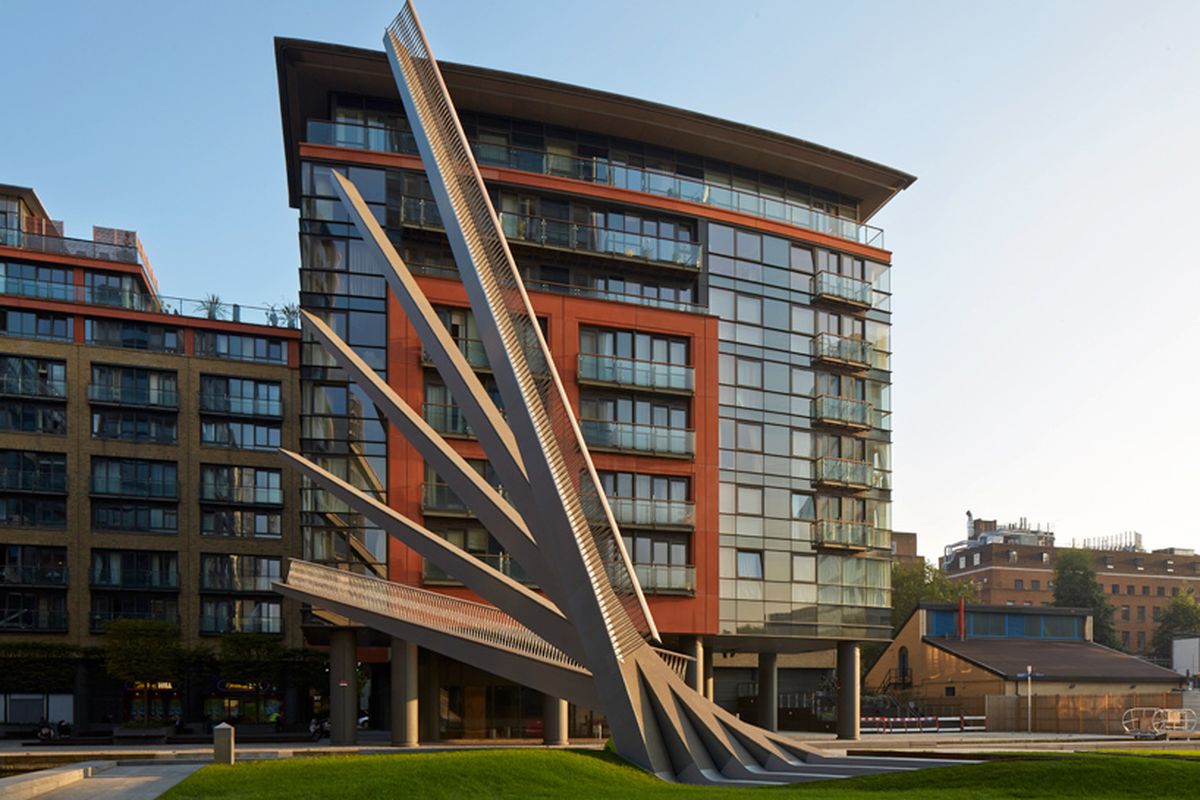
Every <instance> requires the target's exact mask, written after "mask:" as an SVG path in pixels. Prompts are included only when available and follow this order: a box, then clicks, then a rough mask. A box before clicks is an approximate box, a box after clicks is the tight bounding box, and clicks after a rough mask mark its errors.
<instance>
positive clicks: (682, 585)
mask: <svg viewBox="0 0 1200 800" xmlns="http://www.w3.org/2000/svg"><path fill="white" fill-rule="evenodd" d="M633 571H634V572H635V573H636V574H637V579H638V583H640V584H641V585H642V591H643V592H645V593H646V594H659V595H664V594H666V595H670V594H677V595H693V594H695V593H696V568H695V567H694V566H692V565H691V564H634V565H633Z"/></svg>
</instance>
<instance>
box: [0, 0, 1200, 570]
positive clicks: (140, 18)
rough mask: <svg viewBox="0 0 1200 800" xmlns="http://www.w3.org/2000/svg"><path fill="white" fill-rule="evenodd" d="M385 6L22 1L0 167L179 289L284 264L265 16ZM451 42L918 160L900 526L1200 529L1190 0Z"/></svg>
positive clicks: (350, 28) (352, 41)
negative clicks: (128, 247)
mask: <svg viewBox="0 0 1200 800" xmlns="http://www.w3.org/2000/svg"><path fill="white" fill-rule="evenodd" d="M397 9H398V2H397V0H385V1H384V2H377V1H371V2H339V3H331V2H261V1H260V0H253V1H249V2H248V1H247V0H240V1H239V2H227V1H226V0H220V1H217V0H209V1H208V2H205V3H180V2H150V1H149V0H147V1H146V2H117V1H116V0H108V1H107V2H75V3H64V2H52V1H51V0H42V1H41V2H6V3H5V4H4V10H3V13H2V14H0V53H2V54H3V60H4V63H5V75H6V78H7V79H6V80H5V81H4V90H3V98H2V100H0V108H2V109H3V113H2V114H0V120H2V121H0V182H3V183H16V184H24V185H31V186H34V187H35V188H36V189H37V190H38V191H39V193H40V195H41V197H42V200H43V201H44V202H45V203H46V205H47V206H48V208H49V210H50V212H51V214H53V215H54V216H56V217H58V218H60V219H63V220H65V221H66V222H67V226H68V234H70V233H72V232H73V233H75V234H76V235H87V232H88V231H89V230H90V226H91V225H92V224H93V223H94V224H100V225H109V226H113V227H125V228H133V229H136V230H137V231H138V232H139V234H140V235H141V236H142V239H143V241H144V242H145V244H146V247H147V250H148V252H149V254H150V258H151V261H152V262H153V264H154V265H155V268H156V270H157V272H158V274H159V280H160V283H161V286H162V290H163V291H164V292H165V293H167V294H175V295H183V296H189V297H199V296H202V295H204V294H207V293H209V292H217V293H219V294H221V295H222V296H223V297H225V298H226V299H228V300H232V301H240V302H243V303H247V304H259V303H263V302H268V301H279V300H281V299H283V298H285V297H286V296H289V295H291V293H293V292H294V291H295V288H296V284H297V277H296V269H297V263H298V251H297V239H296V217H295V212H294V211H293V210H291V209H289V208H288V207H287V197H286V192H285V183H284V173H283V152H282V145H281V134H280V125H279V103H278V96H277V90H276V80H275V63H274V56H273V49H272V41H271V40H272V37H274V36H291V37H300V38H310V39H318V40H324V41H332V42H338V43H342V44H348V45H357V46H362V47H372V48H379V47H380V46H381V45H380V38H381V33H382V29H383V27H384V26H385V25H386V24H387V23H388V22H389V21H390V20H391V18H392V16H393V15H394V13H395V12H396V10H397ZM418 11H419V12H420V14H421V16H422V20H423V22H424V24H425V27H426V30H427V32H428V34H429V36H430V39H431V42H432V44H433V47H434V50H435V52H436V53H437V55H438V57H439V58H441V59H443V60H447V61H461V62H465V63H471V64H478V65H481V66H486V67H493V68H498V69H505V70H512V71H515V72H521V73H527V74H532V75H538V76H543V77H548V78H554V79H558V80H562V81H566V82H571V83H578V84H582V85H585V86H590V87H595V88H599V89H605V90H608V91H614V92H619V93H622V94H628V95H634V96H639V97H644V98H647V99H651V100H656V101H660V102H665V103H669V104H671V105H676V106H680V107H683V108H689V109H693V110H697V111H702V112H705V113H708V114H713V115H716V116H719V117H726V118H729V119H734V120H738V121H742V122H746V123H749V124H753V125H758V126H762V127H765V128H770V129H774V130H778V131H781V132H784V133H787V134H791V135H794V136H798V137H800V138H804V139H808V140H810V141H814V142H819V143H821V144H825V145H828V146H831V147H835V148H838V149H841V150H846V151H848V152H851V153H855V154H857V155H861V156H864V157H866V158H870V159H873V160H876V161H881V162H883V163H886V164H890V165H894V166H896V167H898V168H901V169H903V170H906V171H908V172H911V173H913V174H915V175H917V176H918V177H919V180H918V182H917V184H916V185H915V186H914V187H913V188H912V189H910V190H908V191H906V192H904V193H903V194H901V195H900V196H899V197H898V198H897V199H896V200H894V201H893V203H892V205H891V206H889V207H888V208H886V209H885V210H884V211H882V212H881V213H880V214H879V215H878V216H877V217H876V219H875V220H873V221H874V222H875V223H876V224H879V225H881V226H883V227H884V228H885V229H886V231H887V243H888V246H889V247H890V248H892V249H893V250H894V251H895V253H896V256H895V269H894V275H893V287H894V289H895V292H896V299H895V303H894V311H895V332H894V341H895V347H896V349H897V355H896V357H895V360H894V366H895V370H896V372H895V388H894V398H895V401H894V407H895V414H894V422H895V428H896V432H895V442H896V444H895V458H894V461H895V465H896V478H895V487H896V492H895V522H896V527H897V528H898V529H909V530H917V531H918V532H919V533H920V534H921V537H922V539H921V550H922V552H924V553H925V554H927V555H935V554H936V553H938V552H940V549H941V547H942V545H943V544H945V543H946V542H948V541H951V540H953V539H955V538H959V537H960V535H961V533H962V531H963V519H964V517H963V513H964V512H965V511H966V510H967V509H968V508H970V509H971V510H972V511H974V512H975V513H976V514H977V515H982V516H985V517H993V516H999V517H1000V518H1002V519H1008V518H1015V517H1017V516H1019V515H1025V516H1027V517H1029V518H1030V519H1031V520H1037V521H1043V522H1049V523H1052V524H1054V526H1055V528H1056V530H1057V531H1058V532H1059V534H1060V538H1062V539H1067V540H1069V539H1070V538H1071V537H1073V536H1074V537H1078V538H1082V537H1084V536H1097V535H1103V534H1109V533H1117V532H1120V531H1124V530H1132V529H1137V530H1140V531H1142V532H1143V533H1145V534H1146V535H1147V539H1148V541H1149V543H1150V544H1152V545H1155V546H1166V545H1169V544H1174V545H1179V546H1195V545H1198V544H1200V536H1198V533H1200V530H1198V529H1200V524H1198V523H1197V521H1196V519H1197V518H1196V516H1195V515H1194V514H1193V513H1192V511H1193V509H1192V508H1191V506H1190V505H1188V504H1187V502H1186V498H1187V497H1193V498H1195V497H1197V496H1198V495H1200V493H1198V492H1197V486H1196V476H1197V474H1198V473H1200V468H1198V464H1197V454H1198V453H1200V434H1198V433H1197V430H1198V428H1197V425H1196V424H1195V422H1194V421H1193V420H1192V418H1191V413H1192V412H1191V411H1190V410H1189V409H1190V408H1191V401H1192V400H1193V399H1194V398H1195V395H1196V394H1197V392H1196V389H1197V388H1198V386H1200V380H1198V379H1197V377H1196V371H1195V370H1196V368H1195V366H1194V365H1193V361H1194V353H1193V351H1194V350H1195V348H1196V345H1197V340H1198V339H1200V336H1198V334H1200V323H1198V322H1197V319H1198V315H1197V312H1196V310H1195V308H1194V303H1195V302H1196V299H1197V298H1198V297H1200V277H1198V275H1200V271H1198V270H1197V257H1196V239H1197V237H1198V235H1200V234H1198V233H1197V229H1198V226H1197V222H1196V212H1197V206H1198V203H1197V191H1200V188H1198V187H1200V156H1198V155H1197V143H1198V142H1200V47H1197V41H1198V40H1200V3H1196V2H1147V3H1137V4H1135V3H1132V2H1128V3H1121V4H1118V3H1111V2H1096V1H1095V0H1088V2H1083V0H1076V1H1074V2H1048V1H1046V0H1040V1H1038V2H1027V1H1019V2H991V3H981V2H961V0H954V2H914V3H899V2H887V3H885V2H844V3H830V2H822V3H812V2H796V1H795V0H792V1H791V2H765V1H763V2H755V1H754V0H742V1H741V2H723V3H712V2H698V1H695V0H693V1H692V2H683V1H679V2H676V1H672V2H646V0H639V1H638V2H627V1H626V0H610V2H607V3H603V4H595V3H586V4H585V3H582V2H566V3H561V4H553V3H545V2H540V3H532V2H511V1H510V2H470V1H469V0H426V2H423V3H421V4H420V5H419V6H418Z"/></svg>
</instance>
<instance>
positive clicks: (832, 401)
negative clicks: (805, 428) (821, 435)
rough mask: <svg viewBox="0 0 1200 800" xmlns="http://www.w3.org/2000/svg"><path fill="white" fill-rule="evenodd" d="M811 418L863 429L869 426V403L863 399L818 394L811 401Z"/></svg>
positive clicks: (829, 423)
mask: <svg viewBox="0 0 1200 800" xmlns="http://www.w3.org/2000/svg"><path fill="white" fill-rule="evenodd" d="M813 418H814V419H816V421H817V422H822V423H824V424H826V425H833V426H835V427H839V428H851V429H854V430H864V431H865V430H869V429H870V427H871V405H870V404H869V403H867V402H866V401H865V400H852V399H851V398H849V397H836V396H833V395H827V394H823V395H818V396H817V398H816V399H815V400H814V401H813Z"/></svg>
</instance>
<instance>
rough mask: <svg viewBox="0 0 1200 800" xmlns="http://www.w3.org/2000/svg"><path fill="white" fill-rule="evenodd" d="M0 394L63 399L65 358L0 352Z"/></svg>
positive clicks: (65, 379) (64, 396)
mask: <svg viewBox="0 0 1200 800" xmlns="http://www.w3.org/2000/svg"><path fill="white" fill-rule="evenodd" d="M0 394H5V395H20V396H22V397H53V398H62V399H65V398H66V396H67V362H65V361H53V360H50V359H45V358H32V357H23V356H0Z"/></svg>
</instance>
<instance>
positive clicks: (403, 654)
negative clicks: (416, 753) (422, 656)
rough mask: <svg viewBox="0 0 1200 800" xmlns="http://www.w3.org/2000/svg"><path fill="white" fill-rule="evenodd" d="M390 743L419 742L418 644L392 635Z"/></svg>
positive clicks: (403, 744)
mask: <svg viewBox="0 0 1200 800" xmlns="http://www.w3.org/2000/svg"><path fill="white" fill-rule="evenodd" d="M391 666H392V709H391V710H392V744H394V745H397V746H399V747H416V746H417V744H418V741H419V740H418V735H417V724H418V719H419V718H418V716H417V714H418V708H419V706H418V704H417V646H416V645H415V644H413V643H412V642H407V641H405V640H404V639H397V638H395V637H392V664H391Z"/></svg>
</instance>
